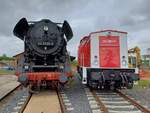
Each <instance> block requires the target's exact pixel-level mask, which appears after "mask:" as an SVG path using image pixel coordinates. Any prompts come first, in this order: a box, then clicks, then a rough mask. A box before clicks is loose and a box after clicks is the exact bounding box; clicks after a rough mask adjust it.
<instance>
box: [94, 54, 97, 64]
mask: <svg viewBox="0 0 150 113" xmlns="http://www.w3.org/2000/svg"><path fill="white" fill-rule="evenodd" d="M94 65H98V59H97V56H94Z"/></svg>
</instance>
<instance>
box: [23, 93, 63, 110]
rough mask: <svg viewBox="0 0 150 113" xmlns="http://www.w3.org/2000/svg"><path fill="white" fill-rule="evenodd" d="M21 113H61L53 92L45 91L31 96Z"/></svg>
mask: <svg viewBox="0 0 150 113" xmlns="http://www.w3.org/2000/svg"><path fill="white" fill-rule="evenodd" d="M23 113H62V112H61V108H60V104H59V100H58V96H57V93H56V92H55V91H45V92H40V93H39V94H34V95H32V97H31V99H30V101H29V103H28V105H27V107H26V109H25V111H24V112H23Z"/></svg>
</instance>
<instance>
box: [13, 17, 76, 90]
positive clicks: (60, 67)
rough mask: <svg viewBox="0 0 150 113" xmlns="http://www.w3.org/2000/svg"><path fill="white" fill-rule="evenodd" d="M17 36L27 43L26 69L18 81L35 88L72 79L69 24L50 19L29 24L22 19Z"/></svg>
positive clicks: (71, 35) (24, 60)
mask: <svg viewBox="0 0 150 113" xmlns="http://www.w3.org/2000/svg"><path fill="white" fill-rule="evenodd" d="M13 33H14V35H15V36H17V37H18V38H19V39H21V40H23V41H24V55H23V57H24V58H23V66H22V69H21V70H19V72H18V81H19V82H20V83H21V84H23V85H24V86H30V88H31V89H35V88H40V87H41V86H45V87H48V86H53V87H54V86H56V87H58V85H59V84H60V83H62V84H63V83H66V82H67V81H68V78H69V77H71V76H72V74H71V65H70V60H71V59H73V58H72V57H70V55H69V54H68V51H67V48H66V46H67V43H68V41H69V40H70V39H72V37H73V32H72V29H71V27H70V25H69V23H68V22H67V21H64V22H63V23H55V22H52V21H51V20H49V19H42V20H40V21H27V19H26V18H22V19H21V20H20V21H19V22H18V23H17V24H16V26H15V27H14V30H13Z"/></svg>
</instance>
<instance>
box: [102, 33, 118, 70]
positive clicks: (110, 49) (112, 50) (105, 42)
mask: <svg viewBox="0 0 150 113" xmlns="http://www.w3.org/2000/svg"><path fill="white" fill-rule="evenodd" d="M99 45H100V49H99V54H100V57H99V58H100V67H104V68H106V67H107V68H108V67H110V68H119V67H120V46H119V36H109V35H108V36H100V37H99Z"/></svg>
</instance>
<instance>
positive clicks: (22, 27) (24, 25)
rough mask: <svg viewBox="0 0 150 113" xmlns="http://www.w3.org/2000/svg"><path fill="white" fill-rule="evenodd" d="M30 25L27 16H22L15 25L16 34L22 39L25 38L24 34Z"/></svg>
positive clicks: (14, 31)
mask: <svg viewBox="0 0 150 113" xmlns="http://www.w3.org/2000/svg"><path fill="white" fill-rule="evenodd" d="M28 28H29V25H28V22H27V20H26V18H22V19H21V20H20V21H19V22H18V23H17V24H16V26H15V28H14V30H13V33H14V35H15V36H17V37H19V38H20V39H21V40H24V36H25V35H26V33H27V31H28Z"/></svg>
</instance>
